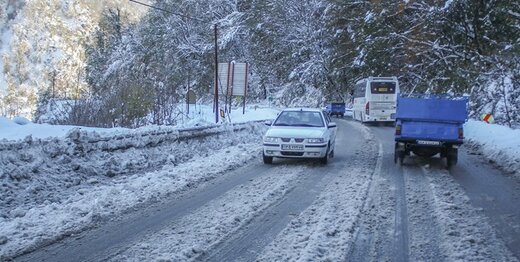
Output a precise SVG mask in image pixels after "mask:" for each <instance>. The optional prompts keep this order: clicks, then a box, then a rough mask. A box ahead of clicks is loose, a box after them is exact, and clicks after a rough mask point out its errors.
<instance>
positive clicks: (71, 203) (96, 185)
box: [0, 120, 266, 260]
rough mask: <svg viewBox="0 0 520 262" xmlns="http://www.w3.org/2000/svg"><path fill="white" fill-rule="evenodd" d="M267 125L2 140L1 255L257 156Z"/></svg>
mask: <svg viewBox="0 0 520 262" xmlns="http://www.w3.org/2000/svg"><path fill="white" fill-rule="evenodd" d="M0 121H2V120H0ZM8 124H12V123H8ZM265 129H266V126H265V125H263V124H261V123H243V124H235V125H220V126H213V127H207V128H201V127H199V128H185V129H175V128H173V127H147V128H142V129H138V130H126V131H125V132H121V133H119V134H108V135H107V134H104V135H102V134H99V133H97V132H93V131H85V130H80V129H73V130H71V131H69V132H68V133H67V134H66V136H65V137H64V138H51V139H34V138H32V137H31V136H28V137H26V138H25V139H24V140H23V141H10V142H9V141H3V142H0V225H1V226H0V239H2V240H3V241H1V243H2V244H0V260H2V259H3V258H9V257H10V256H13V255H14V254H17V253H20V252H23V251H24V250H27V249H31V248H34V247H37V246H39V245H42V244H47V243H50V242H53V241H55V240H56V239H59V238H60V237H61V236H63V235H67V234H70V233H76V232H80V231H82V230H84V229H86V228H88V227H90V226H92V225H94V224H95V223H97V222H99V221H100V220H103V219H108V218H110V217H113V216H117V215H118V214H120V213H122V212H125V211H126V210H129V209H131V208H133V207H134V206H136V205H140V204H143V203H146V202H148V201H154V199H157V198H158V197H159V196H160V195H163V194H170V193H172V192H176V190H182V189H183V188H185V187H186V186H187V185H189V184H197V183H201V181H208V180H211V179H212V178H214V177H216V176H217V175H218V174H219V173H221V172H224V171H226V170H229V169H231V168H234V167H236V166H240V165H243V164H244V163H246V162H247V161H249V160H250V159H251V158H252V157H255V156H257V154H258V152H259V151H260V150H259V147H260V145H261V136H262V135H263V133H264V132H265ZM255 145H256V146H255Z"/></svg>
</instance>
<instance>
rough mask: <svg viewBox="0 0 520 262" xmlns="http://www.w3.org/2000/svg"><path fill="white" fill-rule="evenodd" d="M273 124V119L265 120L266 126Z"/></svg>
mask: <svg viewBox="0 0 520 262" xmlns="http://www.w3.org/2000/svg"><path fill="white" fill-rule="evenodd" d="M272 124H273V121H271V120H266V121H265V122H264V125H266V126H271V125H272Z"/></svg>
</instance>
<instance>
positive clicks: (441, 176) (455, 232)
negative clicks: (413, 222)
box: [421, 164, 518, 261]
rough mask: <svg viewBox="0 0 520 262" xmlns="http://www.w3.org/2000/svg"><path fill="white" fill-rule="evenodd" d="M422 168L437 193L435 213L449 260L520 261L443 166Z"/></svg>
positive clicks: (425, 166)
mask: <svg viewBox="0 0 520 262" xmlns="http://www.w3.org/2000/svg"><path fill="white" fill-rule="evenodd" d="M421 169H422V171H423V172H424V174H425V176H426V178H427V179H428V181H429V183H430V186H431V189H432V192H433V200H434V205H433V207H434V210H433V212H434V215H435V217H436V218H437V220H438V222H439V225H440V230H441V235H440V236H439V238H440V239H441V240H442V242H441V244H440V247H441V248H442V251H443V252H442V255H443V258H444V259H445V260H449V261H518V260H517V259H516V258H515V257H514V256H513V255H512V253H511V252H510V251H509V249H508V248H507V247H506V246H505V244H504V243H503V242H502V241H501V240H500V239H498V238H497V237H496V234H495V231H494V230H493V228H492V227H491V226H490V224H489V222H488V221H487V218H486V217H485V215H483V214H481V212H479V211H478V210H477V209H475V208H474V207H473V206H471V203H470V201H469V198H468V197H467V196H466V194H465V192H464V190H463V189H462V187H461V186H460V185H459V184H458V183H457V182H456V181H455V180H454V179H453V177H452V176H451V175H450V173H449V172H448V171H446V170H444V168H442V165H441V164H434V165H432V166H430V165H426V164H425V165H423V166H422V167H421Z"/></svg>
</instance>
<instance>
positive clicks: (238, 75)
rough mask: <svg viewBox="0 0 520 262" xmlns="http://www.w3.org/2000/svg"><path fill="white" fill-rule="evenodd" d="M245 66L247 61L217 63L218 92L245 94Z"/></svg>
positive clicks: (234, 94)
mask: <svg viewBox="0 0 520 262" xmlns="http://www.w3.org/2000/svg"><path fill="white" fill-rule="evenodd" d="M247 68H248V66H247V63H234V62H232V63H219V64H218V92H219V94H223V95H226V94H227V95H233V96H245V95H246V88H247Z"/></svg>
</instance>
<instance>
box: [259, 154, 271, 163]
mask: <svg viewBox="0 0 520 262" xmlns="http://www.w3.org/2000/svg"><path fill="white" fill-rule="evenodd" d="M262 156H263V158H264V164H272V163H273V157H272V156H266V155H265V154H263V153H262Z"/></svg>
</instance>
